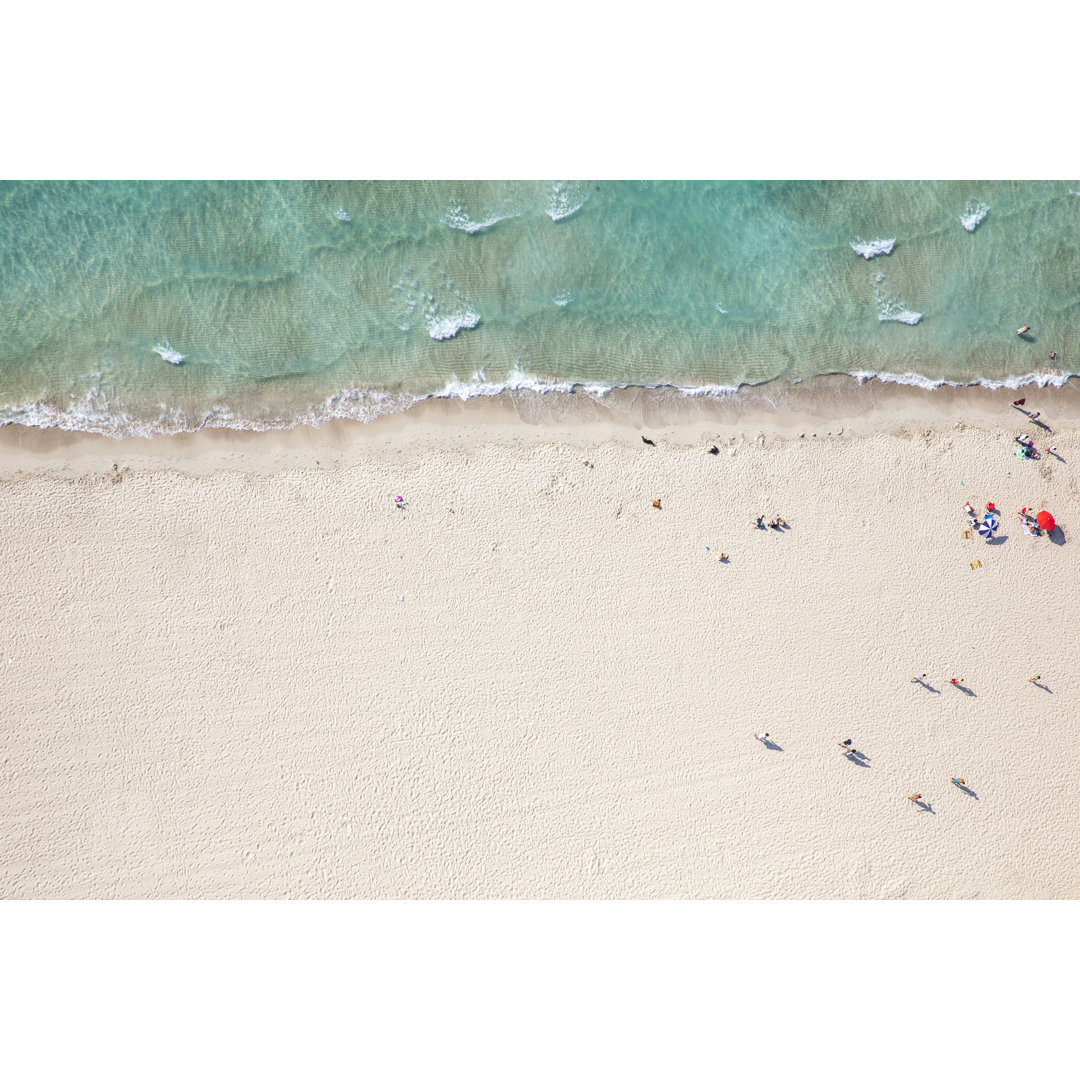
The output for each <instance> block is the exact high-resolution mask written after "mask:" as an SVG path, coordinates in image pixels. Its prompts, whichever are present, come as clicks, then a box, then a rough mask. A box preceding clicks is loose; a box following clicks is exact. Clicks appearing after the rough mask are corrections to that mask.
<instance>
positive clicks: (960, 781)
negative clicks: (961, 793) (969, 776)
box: [952, 776, 967, 787]
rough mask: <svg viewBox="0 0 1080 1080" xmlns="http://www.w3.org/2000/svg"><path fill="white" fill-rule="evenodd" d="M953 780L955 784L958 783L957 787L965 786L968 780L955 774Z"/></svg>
mask: <svg viewBox="0 0 1080 1080" xmlns="http://www.w3.org/2000/svg"><path fill="white" fill-rule="evenodd" d="M952 782H953V783H954V784H955V785H956V786H957V787H963V786H964V785H965V784H966V783H967V781H966V780H965V779H964V778H963V777H962V776H954V777H953V778H952Z"/></svg>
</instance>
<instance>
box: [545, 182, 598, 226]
mask: <svg viewBox="0 0 1080 1080" xmlns="http://www.w3.org/2000/svg"><path fill="white" fill-rule="evenodd" d="M588 201H589V193H588V192H587V191H586V190H585V189H584V188H583V187H582V185H581V184H575V183H572V182H570V181H568V180H565V181H564V180H560V181H559V183H557V184H556V185H555V186H554V187H553V188H552V189H551V194H550V195H549V196H548V202H547V206H545V207H544V213H545V214H547V216H548V217H549V218H551V220H552V221H562V220H563V218H568V217H570V215H571V214H576V213H577V212H578V211H579V210H580V209H581V208H582V207H583V206H584V205H585V204H586V203H587V202H588Z"/></svg>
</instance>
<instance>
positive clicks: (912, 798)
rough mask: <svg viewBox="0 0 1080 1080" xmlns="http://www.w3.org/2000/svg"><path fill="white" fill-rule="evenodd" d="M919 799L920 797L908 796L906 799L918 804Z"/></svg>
mask: <svg viewBox="0 0 1080 1080" xmlns="http://www.w3.org/2000/svg"><path fill="white" fill-rule="evenodd" d="M921 798H922V795H909V796H908V799H910V800H911V802H918V801H919V800H920V799H921Z"/></svg>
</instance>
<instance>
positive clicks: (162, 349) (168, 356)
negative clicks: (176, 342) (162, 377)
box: [154, 338, 189, 364]
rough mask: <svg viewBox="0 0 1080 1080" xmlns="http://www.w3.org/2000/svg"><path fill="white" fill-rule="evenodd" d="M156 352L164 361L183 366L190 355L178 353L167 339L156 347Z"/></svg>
mask: <svg viewBox="0 0 1080 1080" xmlns="http://www.w3.org/2000/svg"><path fill="white" fill-rule="evenodd" d="M154 352H156V353H157V354H158V356H160V357H161V359H162V360H168V361H169V363H170V364H182V363H183V362H184V361H185V360H186V359H187V358H188V355H189V354H188V353H179V352H177V351H176V350H175V349H174V348H173V347H172V346H171V345H170V344H169V339H168V338H166V339H165V340H164V341H163V342H162V343H161V344H160V345H155V346H154Z"/></svg>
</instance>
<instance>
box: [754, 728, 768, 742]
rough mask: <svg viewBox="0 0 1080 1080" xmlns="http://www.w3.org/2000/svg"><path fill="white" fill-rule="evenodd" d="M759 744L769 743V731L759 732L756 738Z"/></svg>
mask: <svg viewBox="0 0 1080 1080" xmlns="http://www.w3.org/2000/svg"><path fill="white" fill-rule="evenodd" d="M754 738H755V739H757V741H758V742H760V743H764V742H768V741H769V733H768V732H767V731H759V732H758V733H757V734H756V735H755V736H754Z"/></svg>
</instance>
